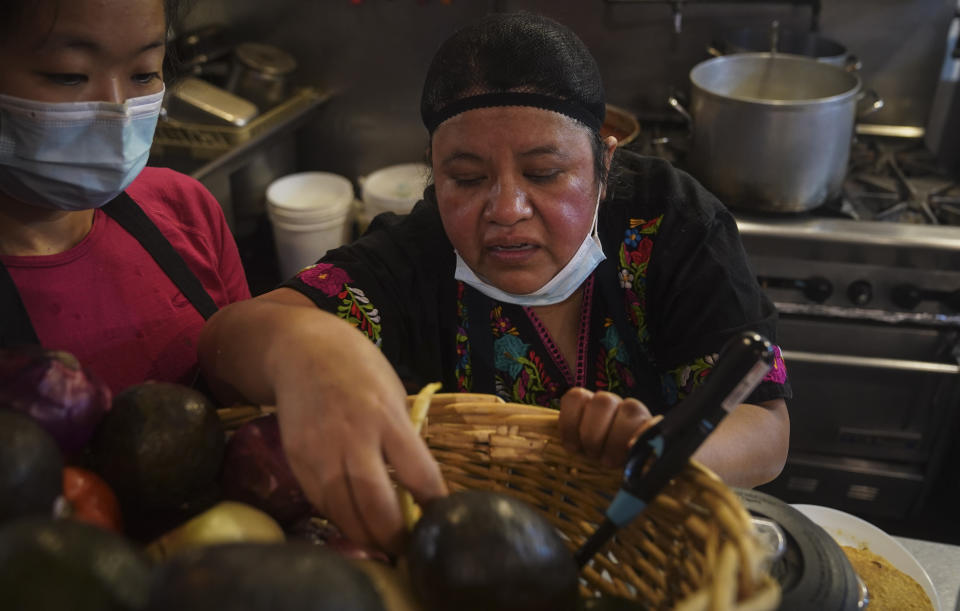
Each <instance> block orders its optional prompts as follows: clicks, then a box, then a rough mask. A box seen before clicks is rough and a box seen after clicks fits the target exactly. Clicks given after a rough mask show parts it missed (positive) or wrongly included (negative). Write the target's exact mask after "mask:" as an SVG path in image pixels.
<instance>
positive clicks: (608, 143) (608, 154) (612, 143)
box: [600, 136, 617, 201]
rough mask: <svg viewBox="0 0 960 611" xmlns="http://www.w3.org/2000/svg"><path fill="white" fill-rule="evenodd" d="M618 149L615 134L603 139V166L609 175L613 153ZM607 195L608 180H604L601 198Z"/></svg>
mask: <svg viewBox="0 0 960 611" xmlns="http://www.w3.org/2000/svg"><path fill="white" fill-rule="evenodd" d="M616 150H617V139H616V138H615V137H614V136H607V137H606V138H604V139H603V167H604V168H605V172H604V173H605V174H606V176H607V177H609V176H610V164H611V163H612V162H613V154H614V152H616ZM606 196H607V181H604V182H603V186H602V187H601V188H600V200H601V201H603V199H604V198H605V197H606Z"/></svg>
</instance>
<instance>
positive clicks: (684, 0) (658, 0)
mask: <svg viewBox="0 0 960 611" xmlns="http://www.w3.org/2000/svg"><path fill="white" fill-rule="evenodd" d="M604 2H606V3H607V4H670V5H671V6H672V7H673V24H674V29H675V30H676V31H677V32H679V31H680V27H681V23H682V6H683V5H684V4H792V5H794V6H809V7H810V31H811V32H817V31H819V30H820V8H821V7H820V3H821V0H604Z"/></svg>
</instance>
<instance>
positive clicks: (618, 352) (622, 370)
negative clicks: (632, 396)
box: [596, 318, 634, 394]
mask: <svg viewBox="0 0 960 611" xmlns="http://www.w3.org/2000/svg"><path fill="white" fill-rule="evenodd" d="M603 327H604V332H603V335H602V336H601V337H600V349H599V350H597V359H596V376H597V379H596V386H597V390H606V391H609V392H612V393H617V394H625V390H626V389H628V388H631V387H633V383H634V378H633V373H632V372H631V371H630V359H629V357H628V356H627V348H626V346H624V344H623V341H621V339H620V334H619V333H617V327H616V326H615V325H614V324H613V320H612V319H610V318H606V319H604V321H603Z"/></svg>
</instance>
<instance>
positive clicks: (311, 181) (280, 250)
mask: <svg viewBox="0 0 960 611" xmlns="http://www.w3.org/2000/svg"><path fill="white" fill-rule="evenodd" d="M266 199H267V216H268V217H269V219H270V224H271V225H272V226H273V239H274V243H275V245H276V250H277V260H278V262H279V263H280V273H281V275H282V276H283V278H289V277H291V276H293V275H294V274H296V273H297V272H298V271H300V270H301V269H303V268H304V267H306V266H308V265H311V264H313V263H314V262H315V261H316V260H317V259H319V258H320V257H322V256H323V255H324V254H325V253H326V252H327V251H328V250H330V249H333V248H336V247H337V246H340V245H342V244H344V243H346V242H347V240H349V238H350V220H351V219H350V217H351V214H352V211H353V206H352V204H353V184H351V182H350V181H349V180H348V179H347V178H345V177H343V176H340V175H339V174H331V173H328V172H302V173H299V174H290V175H288V176H284V177H282V178H278V179H277V180H275V181H273V182H272V183H270V186H269V187H267V198H266Z"/></svg>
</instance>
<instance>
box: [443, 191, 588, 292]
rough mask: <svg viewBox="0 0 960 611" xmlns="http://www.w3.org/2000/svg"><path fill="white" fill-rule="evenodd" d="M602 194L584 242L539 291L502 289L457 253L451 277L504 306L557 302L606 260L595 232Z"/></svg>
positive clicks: (578, 286) (574, 289) (575, 288)
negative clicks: (513, 291) (511, 291)
mask: <svg viewBox="0 0 960 611" xmlns="http://www.w3.org/2000/svg"><path fill="white" fill-rule="evenodd" d="M601 193H602V190H599V191H598V192H597V204H596V206H595V207H594V209H593V225H592V226H591V228H590V231H589V232H587V235H586V236H585V237H584V238H583V242H581V243H580V248H578V249H577V252H575V253H574V255H573V257H572V258H571V259H570V261H568V262H567V264H566V265H564V266H563V269H561V270H560V271H559V272H557V274H556V275H555V276H554V277H553V278H551V279H550V280H549V281H547V283H546V284H544V285H543V286H541V287H540V288H539V289H537V290H535V291H533V292H532V293H526V294H524V295H518V294H515V293H508V292H506V291H504V290H501V289H499V288H497V287H495V286H493V285H492V284H490V283H489V282H487V281H486V280H484V279H482V278H481V277H480V276H478V275H477V274H476V273H474V271H473V270H472V269H470V267H469V266H468V265H467V263H466V261H464V260H463V258H462V257H461V256H460V253H459V252H458V253H456V255H457V269H456V272H454V277H455V278H456V279H457V280H460V281H461V282H465V283H466V284H468V285H470V286H472V287H473V288H475V289H477V290H478V291H480V292H481V293H483V294H484V295H486V296H487V297H490V298H491V299H494V300H496V301H501V302H504V303H512V304H516V305H521V306H543V305H552V304H554V303H560V302H561V301H563V300H564V299H566V298H567V297H569V296H570V295H572V294H573V293H574V291H576V290H577V289H578V288H580V286H581V285H582V284H583V283H584V281H585V280H586V279H587V278H589V277H590V274H592V273H593V270H595V269H596V268H597V266H598V265H600V262H601V261H603V260H604V259H606V258H607V257H606V255H604V254H603V247H602V246H601V245H600V236H599V234H598V232H597V215H598V213H599V210H600V194H601Z"/></svg>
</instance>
